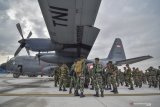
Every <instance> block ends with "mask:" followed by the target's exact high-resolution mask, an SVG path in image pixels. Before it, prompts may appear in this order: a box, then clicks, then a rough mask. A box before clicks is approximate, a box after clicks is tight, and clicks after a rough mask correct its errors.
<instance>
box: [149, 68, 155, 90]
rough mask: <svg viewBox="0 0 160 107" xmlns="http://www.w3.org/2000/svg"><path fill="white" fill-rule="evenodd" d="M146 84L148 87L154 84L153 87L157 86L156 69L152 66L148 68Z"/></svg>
mask: <svg viewBox="0 0 160 107" xmlns="http://www.w3.org/2000/svg"><path fill="white" fill-rule="evenodd" d="M148 75H149V78H148V84H149V88H150V87H151V86H154V87H155V88H156V87H157V80H156V75H157V70H156V69H154V68H153V67H150V68H149V69H148Z"/></svg>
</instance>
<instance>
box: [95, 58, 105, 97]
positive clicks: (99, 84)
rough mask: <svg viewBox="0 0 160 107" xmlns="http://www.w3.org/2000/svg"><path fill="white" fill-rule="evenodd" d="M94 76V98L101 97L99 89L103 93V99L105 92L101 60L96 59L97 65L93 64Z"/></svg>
mask: <svg viewBox="0 0 160 107" xmlns="http://www.w3.org/2000/svg"><path fill="white" fill-rule="evenodd" d="M93 74H94V77H95V81H94V86H95V91H96V94H95V95H94V96H96V97H99V89H100V91H101V97H104V90H103V88H104V87H103V80H102V75H103V66H102V65H101V64H100V63H99V58H95V63H94V64H93Z"/></svg>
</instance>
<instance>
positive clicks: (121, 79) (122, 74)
mask: <svg viewBox="0 0 160 107" xmlns="http://www.w3.org/2000/svg"><path fill="white" fill-rule="evenodd" d="M119 80H120V84H121V86H123V84H124V73H123V72H122V71H121V69H119Z"/></svg>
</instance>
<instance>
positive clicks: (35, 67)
mask: <svg viewBox="0 0 160 107" xmlns="http://www.w3.org/2000/svg"><path fill="white" fill-rule="evenodd" d="M18 65H22V73H23V75H28V76H33V75H34V76H38V75H48V76H49V75H50V74H51V73H53V74H54V68H56V67H57V65H56V64H51V63H46V62H44V61H41V63H40V64H39V62H38V59H37V58H36V57H34V56H16V57H13V58H11V59H10V60H9V61H7V62H6V63H5V64H2V65H1V67H2V68H4V69H6V70H7V71H8V72H11V73H13V74H14V73H15V72H16V70H17V67H18Z"/></svg>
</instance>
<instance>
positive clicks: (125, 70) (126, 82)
mask: <svg viewBox="0 0 160 107" xmlns="http://www.w3.org/2000/svg"><path fill="white" fill-rule="evenodd" d="M124 81H125V86H126V87H128V85H129V83H128V77H127V69H126V67H124Z"/></svg>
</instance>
